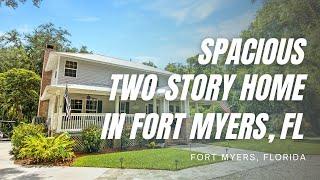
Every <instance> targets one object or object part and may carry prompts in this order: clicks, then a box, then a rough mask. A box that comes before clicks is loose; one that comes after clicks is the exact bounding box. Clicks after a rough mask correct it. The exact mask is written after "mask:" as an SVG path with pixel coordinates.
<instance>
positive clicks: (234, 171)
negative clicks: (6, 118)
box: [0, 143, 320, 180]
mask: <svg viewBox="0 0 320 180" xmlns="http://www.w3.org/2000/svg"><path fill="white" fill-rule="evenodd" d="M175 148H181V149H186V150H189V149H190V147H188V146H176V147H175ZM10 149H11V145H10V143H0V179H24V180H25V179H77V180H81V179H214V178H218V179H220V178H223V179H229V178H230V179H248V178H249V179H261V178H260V177H264V176H265V177H272V175H273V171H272V169H273V170H275V169H276V170H277V175H278V176H277V177H282V178H276V179H283V178H284V176H286V175H290V177H292V178H291V179H294V177H301V176H295V174H296V173H299V174H302V173H300V172H299V171H295V170H294V169H296V168H297V167H295V166H298V164H295V162H287V163H288V164H290V166H287V165H282V164H281V163H282V162H280V163H279V162H275V161H262V160H261V159H262V156H263V154H264V153H262V152H255V151H247V150H241V149H235V148H230V149H228V153H235V154H254V155H255V156H256V157H257V159H260V160H259V161H225V162H221V163H215V164H210V165H205V166H199V167H193V168H188V169H183V170H179V171H164V170H143V169H113V168H76V167H39V166H38V167H28V168H27V167H22V166H19V165H15V164H13V161H11V160H10V156H9V154H8V152H9V150H10ZM191 150H192V151H198V152H203V153H211V154H212V153H214V154H218V155H219V154H224V153H225V152H226V149H225V148H224V147H217V146H212V145H202V144H193V145H192V147H191ZM313 159H315V161H312V162H313V164H312V163H311V167H308V168H309V169H312V170H314V169H318V168H319V167H320V166H319V159H320V158H319V156H315V158H313ZM305 163H307V162H305ZM305 163H304V164H302V167H307V166H306V165H305ZM279 164H280V165H279ZM274 167H278V168H274ZM280 167H281V168H280ZM299 167H300V166H299ZM268 168H269V169H271V171H266V169H268ZM302 169H303V168H302ZM302 169H301V168H300V170H302ZM309 171H310V170H309ZM286 172H287V173H286ZM306 172H307V171H306ZM318 172H319V171H317V170H314V171H313V174H312V173H311V175H310V176H311V177H317V176H316V175H318V174H319V173H318ZM283 173H284V174H283ZM302 177H303V176H302ZM318 177H319V176H318Z"/></svg>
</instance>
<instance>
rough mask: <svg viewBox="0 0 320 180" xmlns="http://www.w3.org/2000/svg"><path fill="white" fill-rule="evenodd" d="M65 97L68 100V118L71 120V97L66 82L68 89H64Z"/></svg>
mask: <svg viewBox="0 0 320 180" xmlns="http://www.w3.org/2000/svg"><path fill="white" fill-rule="evenodd" d="M63 97H64V99H65V100H66V120H70V117H71V99H70V96H69V92H68V85H67V84H66V90H65V91H64V95H63Z"/></svg>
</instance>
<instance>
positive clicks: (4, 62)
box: [0, 47, 35, 73]
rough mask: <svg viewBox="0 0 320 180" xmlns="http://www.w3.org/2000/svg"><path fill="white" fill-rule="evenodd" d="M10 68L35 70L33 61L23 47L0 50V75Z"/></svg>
mask: <svg viewBox="0 0 320 180" xmlns="http://www.w3.org/2000/svg"><path fill="white" fill-rule="evenodd" d="M12 68H24V69H29V70H34V69H35V64H34V61H32V60H31V59H30V58H29V55H28V54H27V52H26V50H25V49H24V48H23V47H8V48H0V73H2V72H6V71H8V70H10V69H12Z"/></svg>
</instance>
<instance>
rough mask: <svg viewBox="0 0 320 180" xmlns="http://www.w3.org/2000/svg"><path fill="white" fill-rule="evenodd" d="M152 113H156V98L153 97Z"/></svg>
mask: <svg viewBox="0 0 320 180" xmlns="http://www.w3.org/2000/svg"><path fill="white" fill-rule="evenodd" d="M153 113H157V98H156V97H154V98H153Z"/></svg>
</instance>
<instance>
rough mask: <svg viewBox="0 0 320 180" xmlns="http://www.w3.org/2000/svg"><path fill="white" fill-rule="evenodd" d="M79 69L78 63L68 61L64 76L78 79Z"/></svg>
mask: <svg viewBox="0 0 320 180" xmlns="http://www.w3.org/2000/svg"><path fill="white" fill-rule="evenodd" d="M77 67H78V66H77V62H73V61H66V65H65V67H64V75H65V76H69V77H77Z"/></svg>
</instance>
